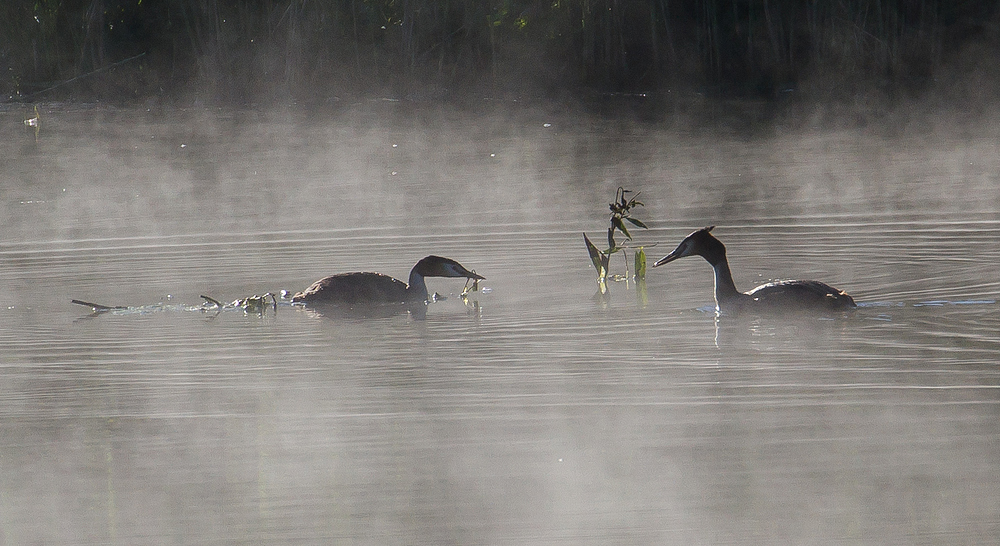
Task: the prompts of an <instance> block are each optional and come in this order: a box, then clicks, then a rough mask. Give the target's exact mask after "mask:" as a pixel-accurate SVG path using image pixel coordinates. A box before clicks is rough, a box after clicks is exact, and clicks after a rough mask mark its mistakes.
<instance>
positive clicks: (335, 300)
mask: <svg viewBox="0 0 1000 546" xmlns="http://www.w3.org/2000/svg"><path fill="white" fill-rule="evenodd" d="M424 277H465V278H467V279H473V280H483V279H485V278H486V277H483V276H481V275H478V274H476V273H474V272H472V271H469V270H468V269H466V268H465V267H464V266H463V265H462V264H460V263H458V262H456V261H455V260H451V259H449V258H442V257H440V256H427V257H426V258H424V259H422V260H420V261H419V262H417V264H416V265H414V266H413V269H411V270H410V278H409V281H410V282H409V283H405V282H403V281H401V280H398V279H394V278H392V277H390V276H388V275H383V274H381V273H340V274H337V275H331V276H329V277H324V278H322V279H320V280H318V281H316V282H314V283H313V284H312V286H310V287H309V288H306V289H305V290H303V291H301V292H299V293H298V294H295V295H294V296H293V297H292V301H293V302H296V303H305V304H310V303H312V304H343V305H372V304H380V303H414V302H422V301H427V284H426V283H425V282H424Z"/></svg>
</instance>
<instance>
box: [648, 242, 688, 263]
mask: <svg viewBox="0 0 1000 546" xmlns="http://www.w3.org/2000/svg"><path fill="white" fill-rule="evenodd" d="M683 246H684V245H679V246H678V247H677V248H675V249H674V251H673V252H671V253H670V254H667V255H666V256H664V257H662V258H660V259H659V260H656V263H654V264H653V267H660V266H661V265H663V264H668V263H670V262H672V261H674V260H676V259H677V258H683V257H684V256H685V254H684V248H683Z"/></svg>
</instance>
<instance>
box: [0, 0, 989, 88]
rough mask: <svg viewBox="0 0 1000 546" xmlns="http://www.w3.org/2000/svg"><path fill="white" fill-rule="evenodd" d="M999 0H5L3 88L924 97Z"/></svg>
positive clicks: (0, 62)
mask: <svg viewBox="0 0 1000 546" xmlns="http://www.w3.org/2000/svg"><path fill="white" fill-rule="evenodd" d="M996 4H997V2H995V1H986V0H258V1H253V2H251V1H247V0H34V1H28V0H9V1H6V2H2V3H0V69H2V70H3V73H2V76H0V77H2V80H0V90H2V91H3V92H4V96H5V97H7V100H38V99H42V98H45V99H48V98H52V97H55V96H61V97H66V96H69V97H81V96H83V97H94V96H96V97H107V98H112V97H117V98H120V99H125V100H129V99H142V98H143V97H145V96H148V95H152V94H157V95H168V96H169V95H182V94H184V93H185V92H186V91H187V90H190V89H199V90H202V91H203V92H205V93H207V94H208V95H209V96H210V98H211V99H213V100H219V101H232V102H237V103H238V102H246V101H255V100H267V99H274V98H280V97H293V98H303V97H315V96H317V95H325V94H328V95H345V94H352V93H353V94H371V93H386V92H389V93H393V94H397V95H398V94H406V93H414V92H418V91H421V90H423V91H421V92H428V91H427V90H445V89H446V90H448V92H460V91H475V92H478V93H533V94H538V95H549V94H561V93H574V92H578V91H580V90H582V89H587V90H599V91H614V92H617V91H623V92H629V91H657V90H664V89H667V88H670V89H678V88H679V89H693V90H697V91H698V92H700V93H704V94H706V95H709V96H720V97H752V98H773V97H776V96H778V95H780V94H781V93H782V92H783V91H785V90H789V89H795V90H807V91H809V92H811V93H813V94H826V95H829V96H834V97H835V96H848V95H850V94H852V93H857V92H859V91H863V90H865V89H872V88H877V89H883V90H885V89H888V90H890V91H892V92H916V93H919V92H920V90H921V89H922V88H924V87H925V86H927V85H928V84H929V82H931V81H932V80H933V79H934V77H935V74H936V72H937V71H938V70H939V69H940V68H941V67H942V66H944V65H946V64H947V63H948V62H949V61H950V59H952V58H953V57H954V56H955V55H957V54H958V53H959V52H961V51H962V50H963V48H964V47H966V46H967V45H968V44H970V43H973V42H977V41H979V42H983V41H985V42H987V43H989V44H991V45H992V44H996V43H997V42H996V40H995V34H996V31H997V22H998V20H997V7H996ZM990 50H992V48H991V49H990Z"/></svg>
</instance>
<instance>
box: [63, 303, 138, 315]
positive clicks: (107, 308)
mask: <svg viewBox="0 0 1000 546" xmlns="http://www.w3.org/2000/svg"><path fill="white" fill-rule="evenodd" d="M72 303H75V304H77V305H82V306H84V307H90V308H91V309H93V310H94V311H97V312H100V313H103V312H104V311H116V310H122V309H128V307H122V306H120V305H101V304H99V303H91V302H89V301H83V300H72Z"/></svg>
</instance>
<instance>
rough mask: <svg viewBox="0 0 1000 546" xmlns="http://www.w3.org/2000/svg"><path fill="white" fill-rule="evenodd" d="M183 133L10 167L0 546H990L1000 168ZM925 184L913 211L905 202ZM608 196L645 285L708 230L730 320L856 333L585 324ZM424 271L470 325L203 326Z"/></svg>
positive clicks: (652, 294) (433, 309) (471, 127)
mask: <svg viewBox="0 0 1000 546" xmlns="http://www.w3.org/2000/svg"><path fill="white" fill-rule="evenodd" d="M377 108H378V109H383V108H385V105H381V104H379V105H377ZM4 115H5V116H8V117H10V116H14V117H17V114H16V113H4ZM385 115H388V116H390V117H388V118H385V117H380V116H385ZM188 116H189V118H188V119H187V120H186V122H184V123H178V122H176V121H175V120H173V119H167V118H164V117H162V116H159V117H158V116H155V115H152V114H146V113H141V112H138V113H137V112H113V111H112V112H109V111H82V112H62V113H61V114H60V113H59V112H50V113H49V114H48V115H45V112H43V119H46V120H53V121H52V122H51V125H47V126H45V127H43V128H42V132H41V135H40V141H39V144H38V147H35V146H34V145H28V144H24V143H23V142H20V141H19V140H18V139H19V138H20V137H22V136H24V135H20V134H13V133H12V134H6V133H5V134H4V135H3V136H4V138H3V141H4V142H5V144H3V145H2V146H4V147H5V149H4V151H3V153H4V155H5V156H8V157H13V158H14V159H13V160H12V161H11V162H9V163H6V164H5V165H4V166H3V167H2V172H0V174H2V176H3V177H4V185H5V188H7V189H5V194H4V197H3V207H4V214H3V220H2V221H3V224H4V225H3V227H4V229H5V231H4V236H3V240H2V242H0V304H2V308H0V315H2V316H0V342H2V343H3V346H4V351H3V352H0V416H2V419H0V465H2V468H3V472H2V474H0V476H2V479H0V492H2V495H0V499H2V503H3V506H4V510H3V511H2V513H3V515H2V517H0V528H2V532H3V537H4V540H5V541H6V542H10V543H23V542H40V543H41V542H45V543H47V542H54V543H73V544H88V543H125V544H134V543H160V542H183V543H191V542H200V543H245V542H269V543H322V544H327V543H348V542H350V543H371V544H386V543H406V544H443V543H458V544H484V543H491V544H492V543H568V544H579V543H592V544H607V543H640V544H641V543H647V544H648V543H656V544H662V543H681V544H716V543H754V544H801V543H821V544H823V543H826V544H830V543H836V544H873V543H878V544H977V543H987V542H990V541H991V540H993V538H994V537H996V536H997V535H998V534H1000V519H998V517H997V514H1000V479H998V477H997V473H996V469H997V468H998V463H1000V451H998V450H997V446H998V444H1000V426H998V422H1000V420H998V417H1000V411H998V410H1000V397H998V387H1000V368H998V366H997V357H998V354H1000V333H998V332H1000V312H998V311H1000V307H998V304H997V303H996V300H997V294H998V293H1000V277H998V275H997V272H996V264H997V263H1000V215H998V212H1000V206H998V203H1000V200H998V198H997V196H996V195H995V194H993V193H984V192H985V190H986V188H991V189H990V190H989V191H993V192H995V191H996V190H995V188H996V187H997V186H996V184H995V183H996V180H995V175H993V174H990V173H996V172H1000V169H998V167H1000V165H997V163H998V162H1000V159H997V158H998V157H1000V155H997V154H995V155H993V156H992V157H989V156H988V155H987V154H984V153H981V152H983V151H984V150H986V151H991V150H992V151H994V152H995V151H996V150H995V145H990V144H987V143H986V141H985V140H979V139H975V138H971V139H968V140H966V141H964V142H963V141H957V140H954V139H950V138H943V139H942V140H941V141H940V143H939V142H933V141H927V140H926V139H918V140H919V141H920V142H922V143H923V144H922V147H918V148H916V149H910V150H909V151H905V150H903V147H901V145H900V144H899V143H898V142H884V141H880V140H878V139H877V138H874V137H868V138H871V140H870V141H868V142H867V143H866V144H867V146H862V145H860V144H858V143H857V142H855V141H853V140H850V139H846V138H844V137H842V136H839V135H832V136H826V137H824V136H822V135H821V136H813V137H810V138H808V139H805V138H804V139H801V142H800V143H798V144H793V143H791V141H790V140H781V141H780V142H778V143H776V142H774V141H770V142H767V141H763V142H745V141H742V140H739V139H733V140H727V139H719V142H710V141H709V140H707V139H705V138H704V137H698V136H697V135H690V136H685V135H683V134H678V133H676V132H675V133H659V132H656V131H652V130H651V129H650V128H649V127H638V128H634V129H630V130H626V128H624V127H612V128H610V129H609V128H608V127H606V126H603V125H601V124H597V123H595V124H588V123H585V122H581V121H579V120H576V121H573V122H569V121H562V120H560V119H556V118H553V117H551V116H546V115H543V114H537V115H535V114H534V113H531V112H526V111H525V112H519V113H517V114H510V115H507V116H506V117H503V118H488V119H484V120H481V121H480V122H479V123H475V124H474V123H465V122H467V121H468V118H465V117H464V116H462V115H459V114H453V115H452V117H449V116H448V115H444V116H443V117H429V116H428V117H423V118H422V117H420V116H409V115H407V116H404V115H401V114H398V113H393V112H388V113H387V112H385V111H380V112H379V115H376V114H373V113H371V112H368V111H366V110H363V111H361V112H360V113H357V115H356V116H354V117H352V116H343V117H330V118H326V119H322V120H320V119H293V120H292V121H295V122H296V123H290V124H282V123H281V122H275V121H274V120H273V119H265V118H263V117H262V118H261V119H258V118H257V117H255V116H254V115H251V114H247V113H232V112H221V113H220V112H199V113H197V114H196V115H195V114H194V113H189V114H188ZM281 119H284V118H281ZM195 120H197V122H196V121H195ZM387 120H388V121H387ZM543 122H546V123H551V124H552V127H550V128H543V126H542V125H543ZM547 129H556V130H557V132H553V131H547ZM4 131H9V129H5V130H4ZM85 135H90V136H91V137H92V138H89V139H86V140H85V139H83V136H85ZM686 138H690V140H685V139H686ZM47 139H48V140H47ZM20 140H21V141H23V140H24V139H20ZM164 141H166V144H164V143H163V142H164ZM11 142H20V143H19V144H17V145H12V144H11ZM915 142H916V140H915ZM181 144H186V146H185V147H183V148H181V147H180V145H181ZM393 144H397V146H396V147H393V146H392V145H393ZM775 144H780V145H781V146H782V149H781V152H780V153H779V152H778V151H776V150H777V148H775V147H774V145H775ZM911 145H912V146H916V144H914V143H911ZM989 146H993V148H989ZM401 148H402V149H403V150H402V151H400V149H401ZM400 154H402V155H400ZM490 154H494V155H493V156H491V155H490ZM956 155H957V156H962V157H963V159H962V160H961V161H959V160H958V159H955V158H954V156H956ZM973 155H974V156H975V159H976V161H981V162H982V163H981V164H977V165H971V166H970V165H968V163H969V161H967V159H969V158H970V157H972V156H973ZM498 156H499V157H500V159H497V157H498ZM765 160H766V161H765ZM498 161H499V163H496V162H498ZM974 163H975V162H974ZM862 172H863V173H864V175H863V176H861V175H860V174H859V173H862ZM254 173H256V174H254ZM393 173H395V174H393ZM914 173H924V174H923V175H922V176H923V177H924V178H923V179H921V180H923V181H924V182H926V183H927V184H930V183H933V184H934V186H933V188H931V187H929V186H924V185H921V184H920V183H919V182H920V181H917V182H905V183H906V184H910V185H909V186H907V188H908V189H905V190H904V189H902V188H901V186H900V185H901V184H904V182H902V181H901V180H903V179H904V178H906V177H908V176H910V175H914ZM619 184H625V185H627V186H629V187H632V188H634V189H639V190H642V191H643V197H644V198H645V199H644V200H645V201H646V203H647V206H646V207H645V209H642V210H640V211H639V212H638V213H637V214H638V215H639V217H640V218H642V219H644V220H648V223H650V224H651V225H652V226H653V229H651V230H649V231H648V232H643V233H639V234H637V238H638V239H640V241H639V242H641V243H643V244H652V243H659V244H658V246H656V247H655V248H653V249H651V250H650V254H651V258H653V259H655V257H653V256H652V254H657V256H656V257H659V255H660V254H659V251H660V250H662V251H663V252H662V253H663V254H665V253H667V252H669V250H670V249H672V248H673V246H674V245H675V244H676V243H677V242H678V241H679V240H680V239H681V238H683V236H684V235H686V234H687V233H689V232H690V231H691V230H693V229H696V228H698V227H702V225H707V224H710V223H714V224H717V225H718V226H719V227H718V228H716V231H715V232H714V233H717V234H718V235H719V237H720V238H723V240H724V241H725V243H726V244H727V247H728V249H729V259H730V262H731V264H732V267H733V273H734V277H735V280H736V282H737V285H738V286H739V287H740V288H742V289H749V288H750V287H752V286H754V285H756V284H759V283H761V282H765V281H768V280H771V279H773V278H784V277H797V278H817V279H820V280H824V281H827V282H830V283H831V284H833V285H835V286H838V287H840V288H843V289H845V290H847V291H849V292H850V293H851V294H852V295H853V296H854V297H855V298H856V299H857V300H858V302H859V303H860V304H861V307H859V308H858V309H857V310H855V311H854V312H852V313H849V314H845V315H843V316H836V317H810V318H802V317H798V318H796V319H794V320H787V319H782V318H780V317H737V318H734V317H716V316H715V313H714V312H711V311H707V310H706V307H709V306H710V305H711V303H712V273H711V268H710V267H709V266H708V265H707V264H705V263H704V262H703V261H700V260H686V261H679V262H676V263H672V264H669V265H668V266H664V267H661V268H657V269H656V270H651V271H650V272H649V277H648V281H647V287H646V289H647V293H646V297H645V298H643V297H641V296H640V294H638V293H637V292H636V290H635V289H634V287H629V288H628V289H626V287H625V285H624V284H623V283H614V284H612V286H611V287H610V290H611V294H610V297H608V298H606V299H605V300H603V301H597V300H595V299H594V293H595V290H596V283H595V282H594V279H593V271H592V270H591V269H589V265H588V264H589V260H588V258H587V253H586V250H585V248H584V246H583V242H582V236H581V235H580V234H581V232H582V231H587V232H588V233H591V234H596V235H598V236H599V235H600V234H602V232H603V229H604V226H605V225H606V224H605V222H606V217H605V214H606V212H605V211H606V208H605V207H606V205H605V204H606V202H607V200H609V199H610V198H611V197H612V196H613V193H614V189H615V187H617V185H619ZM942 188H944V189H942ZM63 189H65V191H63ZM975 191H979V192H980V193H978V194H975V193H970V192H975ZM830 192H834V193H835V194H836V196H834V195H833V194H832V193H830ZM776 196H781V199H778V198H777V197H776ZM876 199H882V200H883V201H881V202H876ZM431 252H433V253H437V254H441V255H444V256H448V257H451V258H454V259H456V260H458V261H460V262H461V263H462V264H464V265H466V266H467V267H469V268H474V269H476V270H477V271H478V272H479V273H481V274H483V275H485V276H486V277H487V279H488V280H487V281H484V282H483V283H482V286H483V287H485V288H488V289H489V290H488V291H485V292H479V293H474V294H473V296H472V298H471V299H470V300H469V301H463V300H462V299H461V298H460V297H458V296H459V293H460V292H461V291H462V287H463V283H462V281H456V280H452V279H428V288H429V290H431V291H432V292H435V291H436V292H438V293H440V294H441V295H442V296H445V298H444V299H443V300H442V301H439V302H436V303H433V304H431V305H430V306H429V307H428V309H427V313H426V317H425V318H424V319H423V320H414V318H412V317H411V316H410V315H408V314H397V315H393V316H388V317H378V318H356V317H355V318H351V317H348V318H342V317H341V318H338V319H331V318H329V317H325V316H321V315H318V314H316V313H312V312H310V311H308V310H305V309H301V308H297V307H293V306H290V305H287V304H282V305H279V306H278V309H277V312H271V311H267V312H265V313H262V314H257V313H248V314H247V313H243V312H239V311H228V312H223V313H215V312H209V311H207V310H205V309H202V308H201V306H202V300H201V299H200V298H199V294H207V295H211V296H212V297H214V298H217V299H219V300H221V301H231V300H234V299H236V298H240V297H245V296H247V295H251V294H260V293H264V292H267V291H271V292H277V291H278V290H281V289H288V290H297V289H301V288H303V287H305V286H307V285H308V284H309V283H311V282H312V281H313V280H315V279H317V278H319V277H321V276H324V275H326V274H330V273H334V272H339V271H349V270H356V269H365V270H374V271H380V272H383V273H387V274H391V275H393V276H396V277H405V275H406V274H407V272H408V271H409V268H410V267H411V266H412V264H413V263H414V262H415V261H416V260H417V259H419V258H420V257H422V256H424V255H426V254H429V253H431ZM73 298H80V299H84V300H88V301H95V302H100V303H104V304H109V305H127V306H133V307H136V308H133V309H131V310H129V311H126V312H109V313H104V314H101V315H100V316H94V317H88V315H89V313H88V310H87V309H85V308H82V307H79V306H75V305H72V304H70V300H71V299H73Z"/></svg>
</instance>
